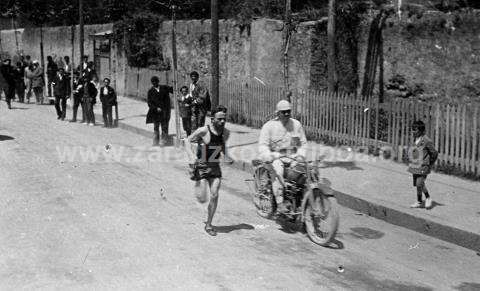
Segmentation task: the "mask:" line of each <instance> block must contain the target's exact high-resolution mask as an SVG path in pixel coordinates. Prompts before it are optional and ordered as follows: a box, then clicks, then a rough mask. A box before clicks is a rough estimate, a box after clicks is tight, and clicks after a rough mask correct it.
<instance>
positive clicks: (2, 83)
mask: <svg viewBox="0 0 480 291" xmlns="http://www.w3.org/2000/svg"><path fill="white" fill-rule="evenodd" d="M0 66H1V65H0ZM6 88H7V81H6V80H5V78H4V77H3V74H2V72H1V71H0V100H2V94H3V91H4V90H5V89H6Z"/></svg>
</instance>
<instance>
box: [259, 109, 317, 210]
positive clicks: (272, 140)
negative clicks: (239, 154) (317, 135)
mask: <svg viewBox="0 0 480 291" xmlns="http://www.w3.org/2000/svg"><path fill="white" fill-rule="evenodd" d="M291 111H292V105H291V104H290V102H288V101H287V100H281V101H279V102H278V103H277V107H276V114H277V117H276V118H274V119H272V120H270V121H268V122H267V123H265V124H264V125H263V127H262V130H261V132H260V137H259V152H260V159H262V160H263V161H264V162H269V163H268V164H269V167H270V172H271V174H272V177H275V178H274V180H273V182H272V188H273V194H274V195H275V201H276V202H277V211H278V212H280V213H286V212H287V211H288V210H287V208H286V206H285V205H284V204H283V187H284V185H285V183H284V179H283V173H284V168H285V163H287V162H290V161H291V159H284V158H282V157H290V158H297V159H298V158H303V159H305V156H306V144H307V138H306V136H305V131H304V130H303V127H302V124H301V123H300V121H298V120H296V119H293V118H290V115H291Z"/></svg>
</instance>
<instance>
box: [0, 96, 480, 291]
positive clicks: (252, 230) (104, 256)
mask: <svg viewBox="0 0 480 291" xmlns="http://www.w3.org/2000/svg"><path fill="white" fill-rule="evenodd" d="M14 107H17V108H19V107H21V108H22V109H16V110H10V111H7V110H6V108H5V105H4V103H2V104H1V105H0V135H1V136H0V171H1V173H2V176H1V177H0V191H1V192H0V209H1V211H0V229H1V233H0V289H2V290H13V289H20V288H21V289H47V290H48V289H60V290H64V289H83V290H92V289H97V290H113V289H115V290H116V289H123V290H138V289H154V290H159V289H161V290H169V289H189V290H192V289H200V288H201V289H205V290H244V289H252V290H259V289H272V290H274V289H283V290H433V289H435V290H437V289H438V290H452V289H453V290H478V289H479V288H480V279H479V277H478V274H480V256H479V255H477V254H475V253H474V252H472V251H470V250H467V249H464V248H461V247H458V246H455V245H452V244H448V243H445V242H443V241H440V240H436V239H433V238H430V237H427V236H423V235H421V234H418V233H415V232H412V231H409V230H406V229H402V228H399V227H395V226H392V225H389V224H386V223H384V222H382V221H379V220H376V219H373V218H369V217H367V216H364V215H358V214H357V213H355V212H353V211H351V210H349V209H345V208H342V209H341V226H340V232H339V235H338V242H337V244H336V246H337V247H336V248H322V247H318V246H316V245H314V244H312V243H311V242H310V241H309V240H308V238H307V237H306V236H305V235H304V234H302V233H295V232H293V233H292V232H291V231H290V230H289V229H288V228H284V227H281V226H280V225H278V224H277V223H275V222H272V221H269V220H264V219H261V218H259V217H257V216H256V215H255V213H254V208H253V206H252V204H251V202H250V200H249V196H248V192H247V187H246V186H245V183H244V179H246V178H248V176H246V174H245V173H244V172H240V171H235V170H230V169H224V177H225V179H224V180H223V182H222V183H223V187H222V191H221V197H220V205H219V209H218V214H217V217H216V218H215V220H214V224H215V225H217V227H218V229H219V232H220V233H219V235H218V236H217V237H214V238H213V237H210V236H208V235H207V234H206V233H204V232H203V221H204V220H205V209H204V208H203V206H202V205H198V204H197V203H196V202H195V200H194V198H193V194H192V185H191V183H190V181H189V180H188V178H187V176H186V168H185V166H184V165H185V163H184V162H183V161H181V157H182V155H181V152H180V151H169V150H171V148H168V149H167V150H165V149H163V150H159V149H155V148H151V147H149V146H148V145H150V143H151V140H149V139H146V138H143V137H141V136H138V135H135V134H132V133H129V132H126V131H122V130H119V129H104V128H101V127H88V126H85V125H81V124H70V123H67V122H61V121H57V120H56V118H55V116H56V115H55V113H54V108H53V107H52V106H35V105H19V104H18V103H16V104H14ZM106 145H109V146H107V150H106V149H105V146H106ZM87 150H90V156H87V152H86V151H87ZM97 150H98V157H97V158H95V157H94V156H95V154H96V153H97V152H96V151H97ZM74 151H76V155H75V156H73V154H72V153H73V152H74ZM122 151H123V152H122ZM68 152H70V154H69V155H68V154H66V153H68ZM172 156H174V159H175V160H173V161H169V160H168V159H170V158H171V157H172ZM162 190H163V191H162ZM162 192H163V194H162ZM339 266H342V267H343V268H344V271H343V272H339V271H338V267H339Z"/></svg>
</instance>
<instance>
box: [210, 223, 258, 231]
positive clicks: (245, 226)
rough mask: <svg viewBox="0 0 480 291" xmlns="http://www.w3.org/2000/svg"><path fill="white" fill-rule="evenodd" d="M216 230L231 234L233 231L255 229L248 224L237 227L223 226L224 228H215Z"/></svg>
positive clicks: (236, 225)
mask: <svg viewBox="0 0 480 291" xmlns="http://www.w3.org/2000/svg"><path fill="white" fill-rule="evenodd" d="M214 228H215V230H216V231H217V232H219V233H230V232H232V231H236V230H242V229H245V230H252V229H255V227H253V225H250V224H246V223H240V224H235V225H223V226H215V227H214Z"/></svg>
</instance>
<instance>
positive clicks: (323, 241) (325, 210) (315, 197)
mask: <svg viewBox="0 0 480 291" xmlns="http://www.w3.org/2000/svg"><path fill="white" fill-rule="evenodd" d="M305 199H307V200H306V204H305V210H304V219H305V229H306V231H307V234H308V237H309V238H310V239H311V240H312V241H313V242H314V243H316V244H318V245H321V246H328V245H329V243H330V241H332V240H333V239H334V238H335V235H336V233H337V230H338V223H339V215H338V205H337V200H336V199H335V197H331V196H327V195H324V194H323V193H321V191H320V190H318V189H314V190H312V191H310V193H308V194H307V196H306V197H305Z"/></svg>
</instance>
